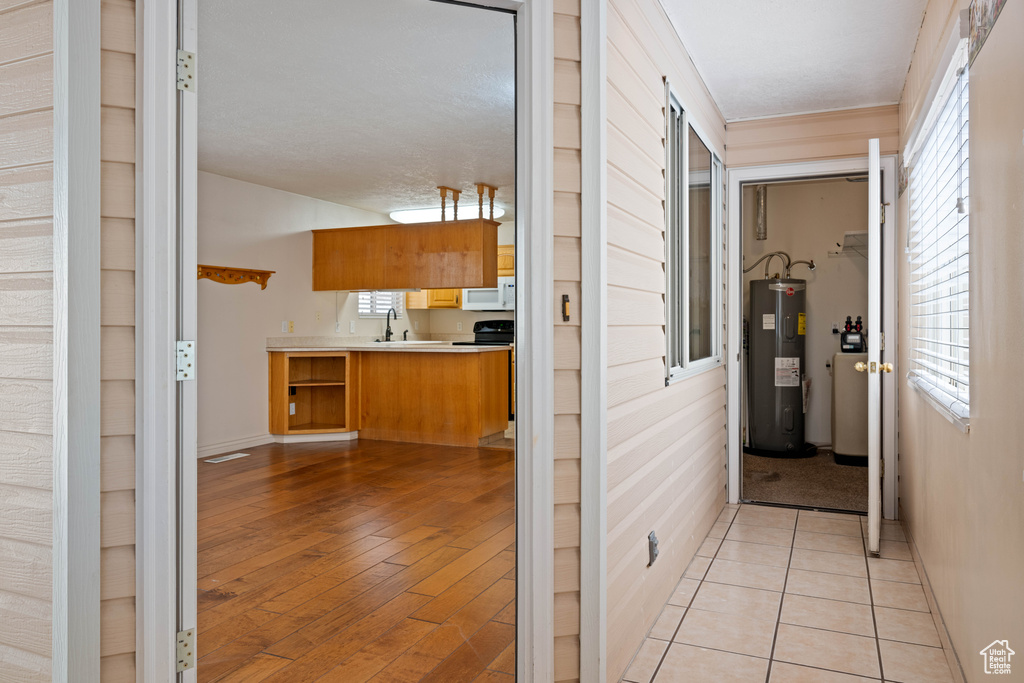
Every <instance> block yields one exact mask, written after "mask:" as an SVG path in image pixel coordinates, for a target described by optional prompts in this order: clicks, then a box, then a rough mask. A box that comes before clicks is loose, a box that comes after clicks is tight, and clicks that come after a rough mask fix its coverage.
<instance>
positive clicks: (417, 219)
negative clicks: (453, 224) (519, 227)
mask: <svg viewBox="0 0 1024 683" xmlns="http://www.w3.org/2000/svg"><path fill="white" fill-rule="evenodd" d="M460 208H461V209H462V211H459V219H460V220H475V219H477V218H479V217H480V212H479V211H478V210H477V207H472V208H470V207H460ZM388 215H389V216H390V217H391V220H393V221H397V222H399V223H434V222H437V221H440V220H441V207H440V206H435V207H432V208H429V209H402V210H401V211H392V212H391V213H389V214H388ZM504 215H505V210H504V209H502V208H499V207H497V206H496V207H494V219H495V220H497V219H499V218H501V217H502V216H504ZM445 217H446V218H447V219H448V220H451V219H452V211H451V208H450V207H449V208H448V210H447V211H446V212H445Z"/></svg>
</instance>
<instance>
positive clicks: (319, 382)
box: [268, 351, 359, 434]
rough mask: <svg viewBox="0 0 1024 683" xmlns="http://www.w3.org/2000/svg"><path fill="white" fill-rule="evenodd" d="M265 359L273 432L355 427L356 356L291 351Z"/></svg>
mask: <svg viewBox="0 0 1024 683" xmlns="http://www.w3.org/2000/svg"><path fill="white" fill-rule="evenodd" d="M268 355H269V359H270V361H269V362H270V433H271V434H322V433H327V432H351V431H354V430H356V429H359V412H358V400H359V372H358V368H357V367H356V363H357V362H358V354H353V353H349V352H347V351H295V352H271V353H270V354H268Z"/></svg>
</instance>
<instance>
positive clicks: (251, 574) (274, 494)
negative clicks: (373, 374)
mask: <svg viewBox="0 0 1024 683" xmlns="http://www.w3.org/2000/svg"><path fill="white" fill-rule="evenodd" d="M245 452H248V453H251V455H250V456H249V457H247V458H241V459H237V460H230V461H227V462H223V463H218V464H211V463H206V462H202V461H200V463H199V548H198V550H199V572H198V585H199V596H198V600H199V633H198V651H199V662H198V673H199V681H200V682H201V683H212V682H213V681H218V682H221V683H226V682H229V681H231V682H234V681H245V682H246V683H256V682H257V681H267V682H273V683H280V682H284V681H287V682H288V683H302V682H304V681H324V682H330V681H344V682H345V683H356V682H358V681H374V682H375V683H383V682H385V681H386V682H388V683H394V682H400V681H431V682H434V681H437V682H442V681H443V682H445V683H456V682H461V681H467V682H469V681H481V682H487V683H501V682H508V683H511V682H512V681H513V680H514V674H515V592H516V591H515V486H514V479H515V477H514V467H515V466H514V456H513V453H512V452H510V451H508V450H499V449H492V448H453V447H448V446H432V445H421V444H402V443H393V442H383V441H365V440H359V441H354V442H350V443H316V444H289V445H280V444H271V445H267V446H260V447H257V448H252V449H246V450H245Z"/></svg>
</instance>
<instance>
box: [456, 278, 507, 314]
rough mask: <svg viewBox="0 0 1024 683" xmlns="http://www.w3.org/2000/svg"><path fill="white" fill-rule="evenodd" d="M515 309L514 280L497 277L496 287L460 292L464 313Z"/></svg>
mask: <svg viewBox="0 0 1024 683" xmlns="http://www.w3.org/2000/svg"><path fill="white" fill-rule="evenodd" d="M515 308H516V279H515V278H514V277H499V278H498V286H497V287H483V288H480V289H464V290H462V310H464V311H514V310H515Z"/></svg>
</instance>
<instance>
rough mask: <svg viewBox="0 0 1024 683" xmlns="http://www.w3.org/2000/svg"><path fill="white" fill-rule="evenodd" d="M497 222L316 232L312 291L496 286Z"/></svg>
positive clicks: (384, 226)
mask: <svg viewBox="0 0 1024 683" xmlns="http://www.w3.org/2000/svg"><path fill="white" fill-rule="evenodd" d="M497 262H498V224H497V223H496V222H495V221H490V220H487V219H482V218H475V219H472V220H466V221H445V222H442V223H410V224H408V225H378V226H371V227H361V228H335V229H332V230H314V231H313V290H314V291H322V290H338V289H340V290H374V289H463V288H467V289H468V288H475V287H496V286H497V285H498V267H497Z"/></svg>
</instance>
